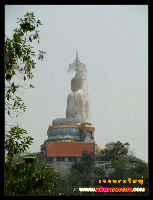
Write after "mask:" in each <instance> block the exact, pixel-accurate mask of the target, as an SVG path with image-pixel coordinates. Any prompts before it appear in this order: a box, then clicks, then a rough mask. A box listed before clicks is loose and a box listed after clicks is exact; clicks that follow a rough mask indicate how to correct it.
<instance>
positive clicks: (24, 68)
mask: <svg viewBox="0 0 153 200" xmlns="http://www.w3.org/2000/svg"><path fill="white" fill-rule="evenodd" d="M17 19H18V22H17V23H19V28H15V29H14V34H13V39H10V38H8V37H6V36H5V80H6V81H5V109H6V110H7V114H8V115H9V116H12V111H15V112H16V113H17V115H16V117H17V116H18V113H19V110H21V109H22V110H23V111H25V109H26V106H25V105H24V103H22V99H21V98H20V97H18V96H17V95H16V92H17V91H19V88H24V86H22V85H20V84H19V83H15V82H14V81H13V77H14V76H15V75H16V76H18V77H19V78H20V79H23V80H24V81H26V80H27V78H28V79H32V78H34V76H33V72H32V70H33V69H35V66H36V63H35V61H34V58H35V57H36V56H35V52H34V51H33V50H32V48H34V47H32V46H31V45H30V44H29V43H32V41H33V40H37V41H38V43H39V42H40V37H39V30H36V29H37V28H38V27H39V26H40V25H42V23H41V21H40V20H36V19H35V16H34V13H26V15H24V18H23V19H22V18H21V19H19V18H17ZM45 53H46V52H44V51H40V50H39V53H38V55H37V56H38V60H40V59H41V60H43V58H44V57H43V54H45ZM12 81H13V82H12ZM30 88H34V86H32V85H31V84H30Z"/></svg>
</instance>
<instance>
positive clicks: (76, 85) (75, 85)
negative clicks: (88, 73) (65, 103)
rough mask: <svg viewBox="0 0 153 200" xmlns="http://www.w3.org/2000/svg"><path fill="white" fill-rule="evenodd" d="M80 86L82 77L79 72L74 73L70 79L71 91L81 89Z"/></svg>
mask: <svg viewBox="0 0 153 200" xmlns="http://www.w3.org/2000/svg"><path fill="white" fill-rule="evenodd" d="M82 86H83V78H82V76H81V75H80V74H76V76H75V77H74V78H72V79H71V90H72V92H75V91H78V90H80V89H82Z"/></svg>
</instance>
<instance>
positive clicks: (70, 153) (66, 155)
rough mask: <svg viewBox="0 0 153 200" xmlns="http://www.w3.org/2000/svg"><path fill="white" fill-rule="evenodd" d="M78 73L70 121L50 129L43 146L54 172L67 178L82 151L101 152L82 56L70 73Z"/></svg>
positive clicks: (68, 110) (70, 99)
mask: <svg viewBox="0 0 153 200" xmlns="http://www.w3.org/2000/svg"><path fill="white" fill-rule="evenodd" d="M71 71H75V72H76V75H75V77H74V78H72V80H71V90H72V92H71V93H70V94H69V95H68V97H67V108H66V117H65V118H57V119H54V120H53V121H52V126H49V127H48V130H47V136H48V138H47V140H46V141H44V144H42V145H41V151H42V152H44V153H45V159H46V162H47V163H48V164H49V165H50V167H51V169H52V170H53V171H56V172H60V173H61V174H63V175H65V174H66V172H67V170H68V168H69V167H70V165H71V164H72V162H73V161H76V160H78V159H80V158H81V156H82V151H87V152H89V153H90V152H93V154H95V152H97V151H100V148H99V147H98V145H97V144H95V141H94V131H95V127H94V126H93V125H92V123H91V122H89V115H90V109H89V96H88V87H87V75H86V67H85V65H84V64H83V63H80V60H79V58H78V53H77V52H76V59H75V61H74V63H72V64H70V65H69V69H68V72H71Z"/></svg>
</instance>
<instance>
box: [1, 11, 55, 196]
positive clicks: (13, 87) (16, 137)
mask: <svg viewBox="0 0 153 200" xmlns="http://www.w3.org/2000/svg"><path fill="white" fill-rule="evenodd" d="M17 19H18V20H19V21H18V22H17V23H19V28H16V29H14V34H13V39H9V38H8V37H6V38H5V110H6V114H8V116H10V117H12V118H14V117H17V116H18V114H20V113H21V111H24V112H25V109H26V106H25V105H24V102H23V100H22V99H21V98H20V97H19V96H18V94H17V92H19V89H20V88H24V86H23V85H20V84H19V83H15V80H16V79H14V77H15V76H17V77H18V78H20V79H23V80H24V81H26V79H27V78H28V79H32V78H34V76H33V71H32V70H33V69H34V68H35V65H36V63H35V61H34V60H33V59H34V58H35V52H34V51H32V48H33V47H31V46H30V44H29V43H32V41H33V40H38V43H39V39H40V38H39V34H38V33H39V30H36V29H37V28H38V26H39V25H42V24H41V21H40V20H36V19H35V16H34V13H26V15H24V19H22V18H21V19H19V18H17ZM45 53H46V52H44V51H40V50H39V54H38V60H40V59H41V60H42V59H43V54H45ZM30 87H31V88H34V86H32V85H31V84H30ZM13 111H14V112H13ZM13 113H15V115H16V116H13ZM8 126H11V128H10V129H7V127H8ZM5 127H6V129H5V151H6V152H7V157H6V160H5V194H11V195H18V194H19V195H27V194H41V193H43V194H52V193H53V192H54V189H55V187H56V185H57V182H56V181H57V175H56V174H55V173H53V172H51V171H50V170H49V167H48V165H47V164H42V163H41V161H39V160H38V159H36V158H35V159H34V162H33V163H31V162H29V163H26V164H24V163H23V162H19V163H15V162H13V159H14V157H15V156H16V155H18V154H19V153H23V152H24V151H26V150H27V149H28V148H29V145H31V144H32V140H33V138H32V137H30V136H26V135H27V131H26V130H25V129H23V128H20V127H19V125H18V124H17V125H16V126H12V125H11V124H8V122H6V126H5ZM30 159H31V158H30ZM41 191H42V192H41Z"/></svg>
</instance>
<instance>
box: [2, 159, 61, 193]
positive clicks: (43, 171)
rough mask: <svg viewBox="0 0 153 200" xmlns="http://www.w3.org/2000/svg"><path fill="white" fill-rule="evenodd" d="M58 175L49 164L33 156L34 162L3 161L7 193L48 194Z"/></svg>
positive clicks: (51, 191)
mask: <svg viewBox="0 0 153 200" xmlns="http://www.w3.org/2000/svg"><path fill="white" fill-rule="evenodd" d="M57 180H58V177H57V175H56V174H55V173H53V172H51V171H50V169H49V166H48V165H47V164H46V163H45V164H43V163H42V162H41V161H40V160H39V159H37V158H36V157H35V159H34V162H32V163H31V162H28V163H27V164H25V163H21V162H19V163H13V162H12V163H10V162H6V163H5V193H6V194H7V195H39V194H41V195H46V194H47V195H49V194H53V193H54V190H55V188H56V186H57Z"/></svg>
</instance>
